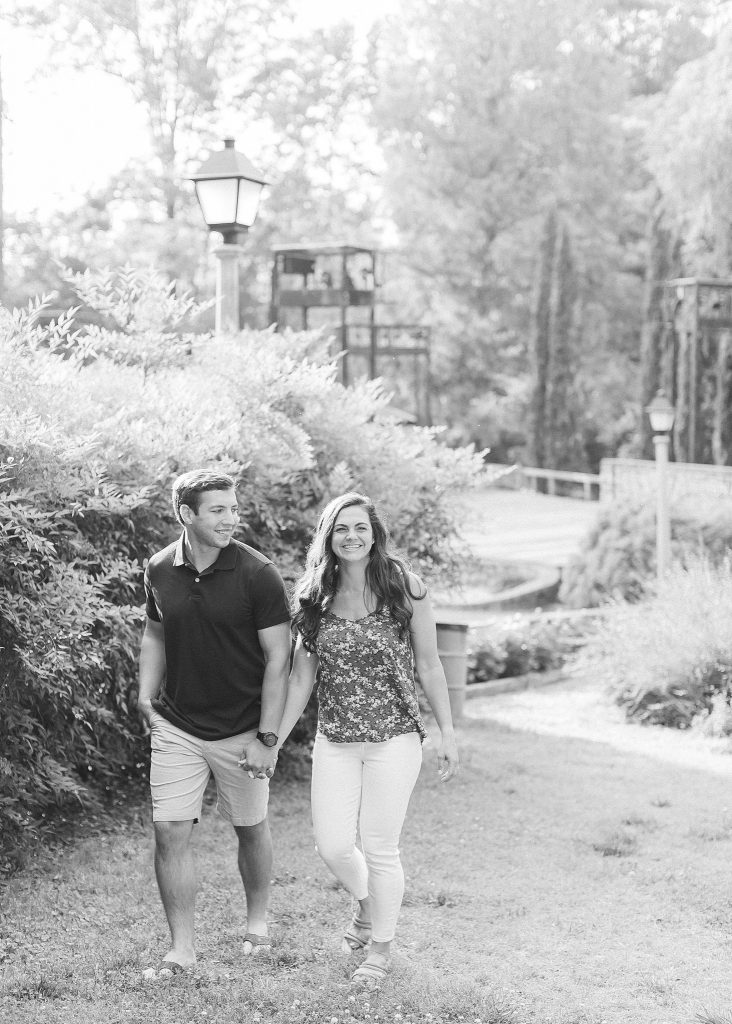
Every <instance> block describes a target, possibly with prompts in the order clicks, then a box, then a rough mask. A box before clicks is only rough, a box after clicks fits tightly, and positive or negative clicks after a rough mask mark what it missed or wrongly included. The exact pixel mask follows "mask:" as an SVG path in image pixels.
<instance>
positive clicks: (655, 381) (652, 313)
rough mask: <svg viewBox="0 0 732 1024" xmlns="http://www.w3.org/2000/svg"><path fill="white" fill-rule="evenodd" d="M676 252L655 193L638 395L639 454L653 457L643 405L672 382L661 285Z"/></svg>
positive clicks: (666, 313)
mask: <svg viewBox="0 0 732 1024" xmlns="http://www.w3.org/2000/svg"><path fill="white" fill-rule="evenodd" d="M676 262H677V253H676V248H675V246H674V239H673V236H672V233H671V231H670V229H669V228H668V226H667V225H666V223H665V218H664V206H663V199H662V197H661V194H660V193H656V196H655V199H654V202H653V208H652V210H651V215H650V217H649V219H648V230H647V235H646V277H645V286H644V294H643V325H642V327H641V351H640V359H641V394H640V404H641V413H640V429H639V437H640V456H641V458H643V459H652V458H653V432H652V431H651V425H650V423H649V420H648V415H647V413H646V411H645V410H646V406H647V405H648V403H649V402H650V401H651V399H652V398H653V396H654V395H655V394H656V392H657V391H658V389H659V388H660V387H664V388H665V389H666V390H667V391H668V392H669V398H671V399H673V397H674V396H673V394H672V393H671V381H670V380H665V379H664V378H665V377H666V376H667V371H670V370H671V368H670V367H666V366H665V356H666V348H667V346H668V345H669V344H671V342H672V338H671V337H670V336H669V332H670V331H673V327H670V326H669V324H668V317H669V316H670V311H669V310H666V309H664V301H663V300H664V284H665V282H666V281H667V280H668V279H669V278H671V277H673V276H674V274H675V271H676V269H677V268H676Z"/></svg>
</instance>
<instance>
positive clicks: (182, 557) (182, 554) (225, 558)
mask: <svg viewBox="0 0 732 1024" xmlns="http://www.w3.org/2000/svg"><path fill="white" fill-rule="evenodd" d="M173 565H186V566H188V567H189V568H190V569H193V570H195V571H197V570H196V567H195V565H193V563H192V562H191V560H190V559H189V558H188V555H187V554H186V535H185V530H184V531H183V533H182V534H181V535H180V537H179V538H178V542H177V544H176V545H175V554H174V555H173ZM235 565H236V544H234V541H233V540H230V541H229V543H228V544H227V545H226V547H225V548H222V550H221V551H220V553H219V557H218V558H217V559H216V561H215V562H213V563H212V564H211V565H209V567H208V568H207V569H204V570H203V571H204V572H219V571H220V570H227V569H233V568H234V566H235Z"/></svg>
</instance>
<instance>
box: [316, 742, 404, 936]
mask: <svg viewBox="0 0 732 1024" xmlns="http://www.w3.org/2000/svg"><path fill="white" fill-rule="evenodd" d="M421 765H422V743H421V740H420V737H419V733H416V732H410V733H407V734H406V735H404V736H395V737H394V738H393V739H390V740H385V741H384V742H383V743H333V742H331V741H330V740H328V739H326V738H325V736H323V735H321V734H320V733H318V735H317V736H316V738H315V746H314V748H313V781H312V807H313V829H314V831H315V842H316V845H317V849H318V853H319V854H320V856H321V857H322V858H323V860H324V861H325V863H326V864H327V865H328V867H329V868H330V870H331V871H332V872H333V874H334V875H335V876H336V878H337V879H338V881H339V882H341V883H342V884H343V885H344V886H345V887H346V889H348V891H349V892H350V893H351V895H352V896H353V897H355V899H357V900H362V899H364V898H365V897H366V896H369V897H370V898H371V937H372V939H374V940H375V941H376V942H391V940H392V939H393V938H394V932H395V930H396V923H397V918H398V916H399V909H400V907H401V904H402V897H403V895H404V871H403V870H402V863H401V860H400V859H399V836H400V835H401V831H402V825H403V824H404V818H405V816H406V813H407V807H408V805H409V798H410V796H411V795H412V790H413V789H414V784H415V783H416V781H417V777H418V775H419V770H420V767H421ZM357 828H358V829H359V830H360V833H361V846H362V847H363V853H361V850H359V849H358V847H357V846H356V830H357Z"/></svg>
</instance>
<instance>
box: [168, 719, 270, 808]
mask: <svg viewBox="0 0 732 1024" xmlns="http://www.w3.org/2000/svg"><path fill="white" fill-rule="evenodd" d="M150 731H151V745H152V757H151V761H150V792H151V794H152V805H153V821H191V820H193V821H198V819H199V818H200V817H201V806H202V804H203V794H204V792H205V790H206V785H207V783H208V780H209V777H210V776H211V775H213V777H214V779H215V780H216V793H217V797H218V801H217V805H216V807H217V810H218V812H219V814H221V816H222V817H224V818H226V820H227V821H230V822H231V824H232V825H257V824H258V823H259V822H260V821H264V819H265V818H266V816H267V802H268V800H269V779H252V778H250V777H249V775H248V774H247V772H245V771H244V769H243V768H240V767H239V764H238V761H239V758H240V757H241V755H242V751H243V750H244V748H245V746H246V745H247V743H249V742H250V741H251V740H253V739H254V737H255V735H256V729H252V730H251V731H250V732H245V733H240V734H239V735H238V736H230V737H228V738H227V739H225V740H201V739H198V737H197V736H191V735H190V733H187V732H183V730H182V729H179V728H178V727H177V726H175V725H172V724H171V723H170V722H169V721H168V720H167V718H165V717H164V716H163V715H161V714H160V712H159V711H154V712H153V715H152V720H151V723H150Z"/></svg>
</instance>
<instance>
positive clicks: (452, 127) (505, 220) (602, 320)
mask: <svg viewBox="0 0 732 1024" xmlns="http://www.w3.org/2000/svg"><path fill="white" fill-rule="evenodd" d="M404 11H405V13H404V14H403V16H402V17H401V18H399V19H395V20H394V21H393V22H391V24H390V28H389V29H388V30H387V31H386V32H385V33H384V43H383V44H382V49H381V51H379V56H380V59H381V61H382V64H381V65H380V67H381V73H380V75H379V92H378V94H377V98H376V115H375V116H376V120H377V123H378V126H379V130H380V139H381V142H382V145H383V147H384V152H385V155H386V159H387V163H388V165H389V169H390V174H389V176H388V178H387V179H386V184H387V188H388V190H389V198H390V200H391V203H392V207H393V210H394V216H395V219H396V221H397V223H398V226H399V228H400V231H401V233H402V236H403V238H404V247H405V250H406V251H407V257H408V259H409V261H410V263H411V266H412V268H413V280H414V287H413V294H414V299H413V305H414V307H415V308H419V309H421V311H422V312H424V310H425V309H427V310H428V311H429V314H430V317H431V319H432V320H433V321H434V322H435V324H437V325H438V326H439V331H438V332H437V333H438V336H439V338H440V344H439V346H438V351H437V353H436V365H437V370H438V372H439V373H440V375H441V376H442V377H443V378H446V379H448V380H449V381H450V382H451V387H450V393H449V399H450V401H449V415H450V416H454V418H455V419H456V420H458V421H461V420H462V419H463V416H464V410H465V409H467V408H469V407H470V403H471V401H472V399H473V398H474V397H475V396H477V395H479V394H480V393H481V392H485V391H486V390H494V389H496V387H497V386H498V387H500V378H501V376H502V375H513V376H515V375H521V376H522V377H525V376H527V375H528V373H529V370H530V367H529V359H528V357H529V352H528V348H527V339H529V338H530V337H531V336H532V312H533V310H532V307H533V302H532V293H533V292H534V283H535V281H536V280H537V278H538V277H539V274H538V273H537V270H538V267H537V263H538V259H537V254H538V250H539V241H540V234H541V230H542V224H543V220H544V217H545V214H546V213H547V211H548V210H549V209H551V208H556V209H557V210H558V211H559V212H560V214H561V218H562V221H563V223H565V224H566V228H567V231H568V232H569V233H570V234H571V236H572V242H573V249H574V255H575V264H576V268H577V279H576V283H574V284H572V287H573V288H576V290H577V304H578V309H580V308H581V309H582V311H583V315H582V336H581V338H579V339H578V341H579V342H581V344H580V345H579V350H578V352H577V354H576V358H575V360H574V372H575V378H576V380H577V381H578V383H579V385H580V394H583V393H584V391H585V390H586V392H587V394H588V395H590V396H591V397H592V398H593V399H595V398H597V408H598V413H599V410H600V409H602V408H603V404H604V401H607V388H605V395H601V394H598V393H597V392H598V389H597V388H595V387H593V381H594V380H595V379H596V374H597V370H598V367H599V366H600V365H604V364H605V363H606V362H610V360H609V359H608V347H612V349H613V355H614V358H615V361H616V362H617V359H618V357H619V356H621V353H622V359H623V361H624V368H625V370H626V374H627V359H628V358H629V356H630V354H631V353H632V352H633V350H634V348H635V344H636V343H637V342H636V341H635V338H634V331H635V323H634V322H635V321H636V319H637V312H636V304H637V302H638V300H639V297H640V291H639V287H638V284H639V282H638V281H637V280H635V279H634V275H633V274H632V273H628V270H627V269H626V268H628V267H630V266H631V265H632V264H633V263H635V256H634V255H633V256H631V257H629V254H630V253H632V252H633V248H634V245H635V244H636V243H635V242H634V239H637V238H638V237H639V232H640V227H641V225H640V223H639V222H638V218H637V209H636V206H635V197H634V196H633V195H632V192H633V190H634V189H635V188H637V187H638V185H639V183H640V181H641V180H642V177H643V176H642V175H639V176H636V174H635V169H636V168H637V167H638V163H637V153H635V152H634V151H633V150H632V146H631V140H630V133H627V134H626V132H625V130H624V127H623V122H622V120H621V118H620V117H618V116H617V115H618V112H619V111H620V110H622V109H623V107H624V104H625V102H626V100H627V96H626V89H627V81H626V74H625V69H624V67H623V63H622V60H620V59H619V58H618V56H617V54H616V53H615V52H614V51H613V47H612V45H611V44H610V33H609V32H606V26H605V25H604V23H603V20H602V15H600V14H598V13H597V12H596V10H595V9H594V8H590V7H588V5H587V4H585V3H582V2H577V3H575V2H573V3H566V2H551V3H547V4H544V5H542V6H541V7H540V8H538V9H537V7H536V5H535V4H534V3H532V2H527V0H502V2H501V3H498V4H491V5H489V6H487V5H481V4H476V3H472V2H465V0H451V2H448V3H447V4H434V3H432V2H430V0H421V2H412V3H411V4H407V5H404ZM405 37H406V38H407V39H408V40H409V45H406V46H405V45H404V40H405ZM590 153H592V154H593V159H592V170H591V171H590V170H589V163H588V161H587V159H586V158H587V156H588V155H589V154H590ZM621 167H622V168H623V169H622V170H621ZM629 167H632V168H633V172H631V174H630V175H629V174H628V173H627V170H628V168H629ZM560 272H561V271H560ZM436 284H437V287H436ZM564 284H565V282H562V283H561V285H560V289H559V291H560V294H561V287H562V286H563V285H564ZM566 284H567V285H570V284H571V282H569V281H568V282H566ZM572 304H573V303H572ZM627 384H628V377H627V375H624V379H623V385H625V386H626V387H627ZM613 399H614V405H615V408H614V410H613V412H614V414H613V415H612V416H611V417H610V418H609V419H610V421H614V420H615V419H616V418H617V415H618V406H619V404H620V403H621V401H622V389H618V390H617V391H615V392H614V393H613ZM527 411H528V410H527ZM590 418H591V417H588V419H590ZM596 422H597V423H599V424H601V425H604V424H603V421H602V420H601V419H600V417H599V415H598V417H597V420H596ZM569 440H570V443H575V444H576V442H577V440H578V437H575V438H571V439H569ZM488 443H489V444H492V440H491V439H489V441H488Z"/></svg>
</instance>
